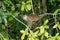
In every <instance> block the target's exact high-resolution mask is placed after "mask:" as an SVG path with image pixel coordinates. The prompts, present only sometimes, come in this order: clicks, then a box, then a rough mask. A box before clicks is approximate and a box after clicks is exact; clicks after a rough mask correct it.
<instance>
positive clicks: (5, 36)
mask: <svg viewBox="0 0 60 40" xmlns="http://www.w3.org/2000/svg"><path fill="white" fill-rule="evenodd" d="M1 38H2V39H3V40H9V36H8V34H7V33H6V32H4V31H3V32H0V39H1Z"/></svg>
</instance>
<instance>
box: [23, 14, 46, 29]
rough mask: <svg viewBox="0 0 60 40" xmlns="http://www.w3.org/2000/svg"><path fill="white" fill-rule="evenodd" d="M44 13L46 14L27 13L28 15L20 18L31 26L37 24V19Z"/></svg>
mask: <svg viewBox="0 0 60 40" xmlns="http://www.w3.org/2000/svg"><path fill="white" fill-rule="evenodd" d="M44 15H46V14H42V15H37V14H35V13H34V14H33V13H31V14H29V15H24V16H23V17H22V18H23V19H24V20H25V21H27V25H28V26H29V27H30V28H31V27H34V26H36V25H37V23H36V22H37V21H38V20H40V19H41V18H42V17H43V16H44Z"/></svg>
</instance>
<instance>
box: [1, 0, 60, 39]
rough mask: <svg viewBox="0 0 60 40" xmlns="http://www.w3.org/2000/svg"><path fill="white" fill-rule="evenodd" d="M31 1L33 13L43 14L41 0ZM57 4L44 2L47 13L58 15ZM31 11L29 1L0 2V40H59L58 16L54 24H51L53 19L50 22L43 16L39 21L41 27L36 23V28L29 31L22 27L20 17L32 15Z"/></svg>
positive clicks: (52, 0)
mask: <svg viewBox="0 0 60 40" xmlns="http://www.w3.org/2000/svg"><path fill="white" fill-rule="evenodd" d="M32 1H33V9H34V11H35V13H36V14H40V11H41V13H42V14H43V12H42V11H43V7H42V6H43V5H42V0H32ZM39 3H40V4H41V5H40V4H39ZM59 3H60V0H46V6H47V13H51V14H58V13H60V4H59ZM39 5H40V6H41V9H42V10H40V9H39ZM31 9H32V7H31V0H0V40H60V32H59V31H60V19H59V18H60V15H59V14H58V15H57V18H56V19H57V21H56V22H55V24H52V23H53V22H54V20H55V19H54V20H51V21H50V20H49V19H50V18H51V16H49V19H48V16H47V17H46V16H45V17H43V18H42V19H41V20H42V21H40V20H39V21H40V22H41V23H42V24H41V25H40V23H37V24H38V27H35V28H34V29H33V30H29V29H28V28H26V25H25V24H24V25H23V22H24V23H26V22H25V21H24V20H23V19H22V18H21V17H20V15H24V14H26V15H27V14H29V13H32V10H31ZM46 18H47V19H46ZM52 18H53V17H52ZM54 18H55V16H54ZM18 19H19V20H18ZM21 21H22V22H21ZM51 22H52V23H51ZM49 24H52V25H49Z"/></svg>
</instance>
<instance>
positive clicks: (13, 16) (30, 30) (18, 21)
mask: <svg viewBox="0 0 60 40" xmlns="http://www.w3.org/2000/svg"><path fill="white" fill-rule="evenodd" d="M12 17H13V18H15V20H17V21H18V22H19V23H22V24H23V25H24V26H25V27H26V28H28V29H29V31H31V30H30V28H29V27H28V26H27V25H26V24H25V23H23V22H22V21H20V20H19V19H17V18H16V17H15V16H14V15H12Z"/></svg>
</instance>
